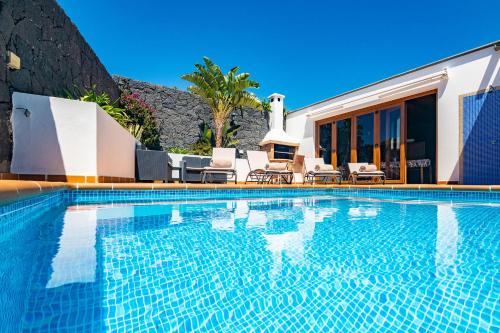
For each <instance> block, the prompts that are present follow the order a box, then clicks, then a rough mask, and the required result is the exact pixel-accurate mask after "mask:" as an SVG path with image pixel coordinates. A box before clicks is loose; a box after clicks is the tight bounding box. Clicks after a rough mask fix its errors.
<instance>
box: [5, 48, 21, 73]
mask: <svg viewBox="0 0 500 333" xmlns="http://www.w3.org/2000/svg"><path fill="white" fill-rule="evenodd" d="M7 67H8V68H9V69H12V70H20V69H21V58H19V57H18V56H17V54H15V53H14V52H12V51H7Z"/></svg>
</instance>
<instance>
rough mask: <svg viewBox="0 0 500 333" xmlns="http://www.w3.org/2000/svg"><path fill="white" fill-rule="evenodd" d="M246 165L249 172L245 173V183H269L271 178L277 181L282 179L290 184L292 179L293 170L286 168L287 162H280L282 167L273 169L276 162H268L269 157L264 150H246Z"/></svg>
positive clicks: (280, 181)
mask: <svg viewBox="0 0 500 333" xmlns="http://www.w3.org/2000/svg"><path fill="white" fill-rule="evenodd" d="M247 159H248V166H249V167H250V172H249V173H248V175H247V178H246V180H245V183H246V182H248V181H256V182H257V183H259V184H264V183H269V182H271V181H272V180H277V181H278V183H280V184H281V183H282V182H283V181H284V182H285V183H287V184H290V183H291V182H292V180H293V171H290V170H288V168H287V165H286V164H287V163H285V162H283V163H280V164H281V165H283V164H285V165H283V169H281V170H278V169H273V166H276V164H271V163H270V162H269V157H268V155H267V152H265V151H256V150H248V151H247Z"/></svg>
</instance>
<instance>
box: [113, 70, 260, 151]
mask: <svg viewBox="0 0 500 333" xmlns="http://www.w3.org/2000/svg"><path fill="white" fill-rule="evenodd" d="M113 78H114V79H115V81H116V82H117V83H118V86H119V87H120V89H121V90H126V91H130V92H137V93H139V94H140V95H141V96H142V98H143V99H144V100H145V101H146V102H148V103H149V104H150V105H151V106H153V107H154V108H155V110H156V120H157V122H158V126H159V129H160V141H161V145H162V146H163V147H164V148H169V147H182V148H187V147H189V146H190V145H191V144H193V143H195V142H196V141H197V140H198V137H199V133H200V128H201V127H202V126H203V123H204V122H209V123H210V124H211V118H212V117H211V113H210V109H209V108H208V105H207V104H206V103H205V102H204V101H203V100H202V99H201V98H199V97H198V96H196V95H193V94H191V93H189V92H186V91H181V90H178V89H173V88H167V87H162V86H158V85H153V84H150V83H147V82H142V81H136V80H132V79H128V78H124V77H120V76H114V77H113ZM231 117H232V120H233V121H234V123H236V124H238V125H240V128H239V129H238V133H237V136H236V139H238V140H239V143H238V148H239V149H242V150H248V149H258V148H259V145H258V144H259V142H260V141H261V140H262V138H264V136H265V134H266V133H267V131H268V130H269V128H268V115H267V114H266V113H262V112H259V111H257V110H252V109H246V110H243V111H235V112H234V113H233V114H232V116H231Z"/></svg>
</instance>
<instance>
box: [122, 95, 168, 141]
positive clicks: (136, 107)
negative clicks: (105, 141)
mask: <svg viewBox="0 0 500 333" xmlns="http://www.w3.org/2000/svg"><path fill="white" fill-rule="evenodd" d="M120 104H121V106H122V107H123V108H124V109H125V113H126V114H127V116H128V118H129V124H128V130H129V131H130V133H132V135H134V136H135V137H136V138H137V140H139V141H141V143H142V144H143V145H145V146H146V147H147V148H149V149H159V148H160V136H159V133H158V127H157V124H156V122H155V119H154V113H155V110H154V109H153V108H152V107H151V106H150V105H149V104H148V103H146V102H145V101H144V100H143V99H142V98H141V96H140V95H139V94H138V93H126V94H123V95H122V96H121V97H120Z"/></svg>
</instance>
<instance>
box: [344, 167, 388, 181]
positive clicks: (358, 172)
mask: <svg viewBox="0 0 500 333" xmlns="http://www.w3.org/2000/svg"><path fill="white" fill-rule="evenodd" d="M347 165H348V166H349V180H350V181H351V182H352V183H353V184H356V182H357V181H358V179H360V178H365V179H366V178H367V179H369V180H370V182H373V180H374V179H379V180H380V181H381V182H382V184H385V173H384V172H383V171H380V170H378V169H377V167H376V166H375V165H374V164H368V163H348V164H347ZM365 169H367V170H366V171H365Z"/></svg>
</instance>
